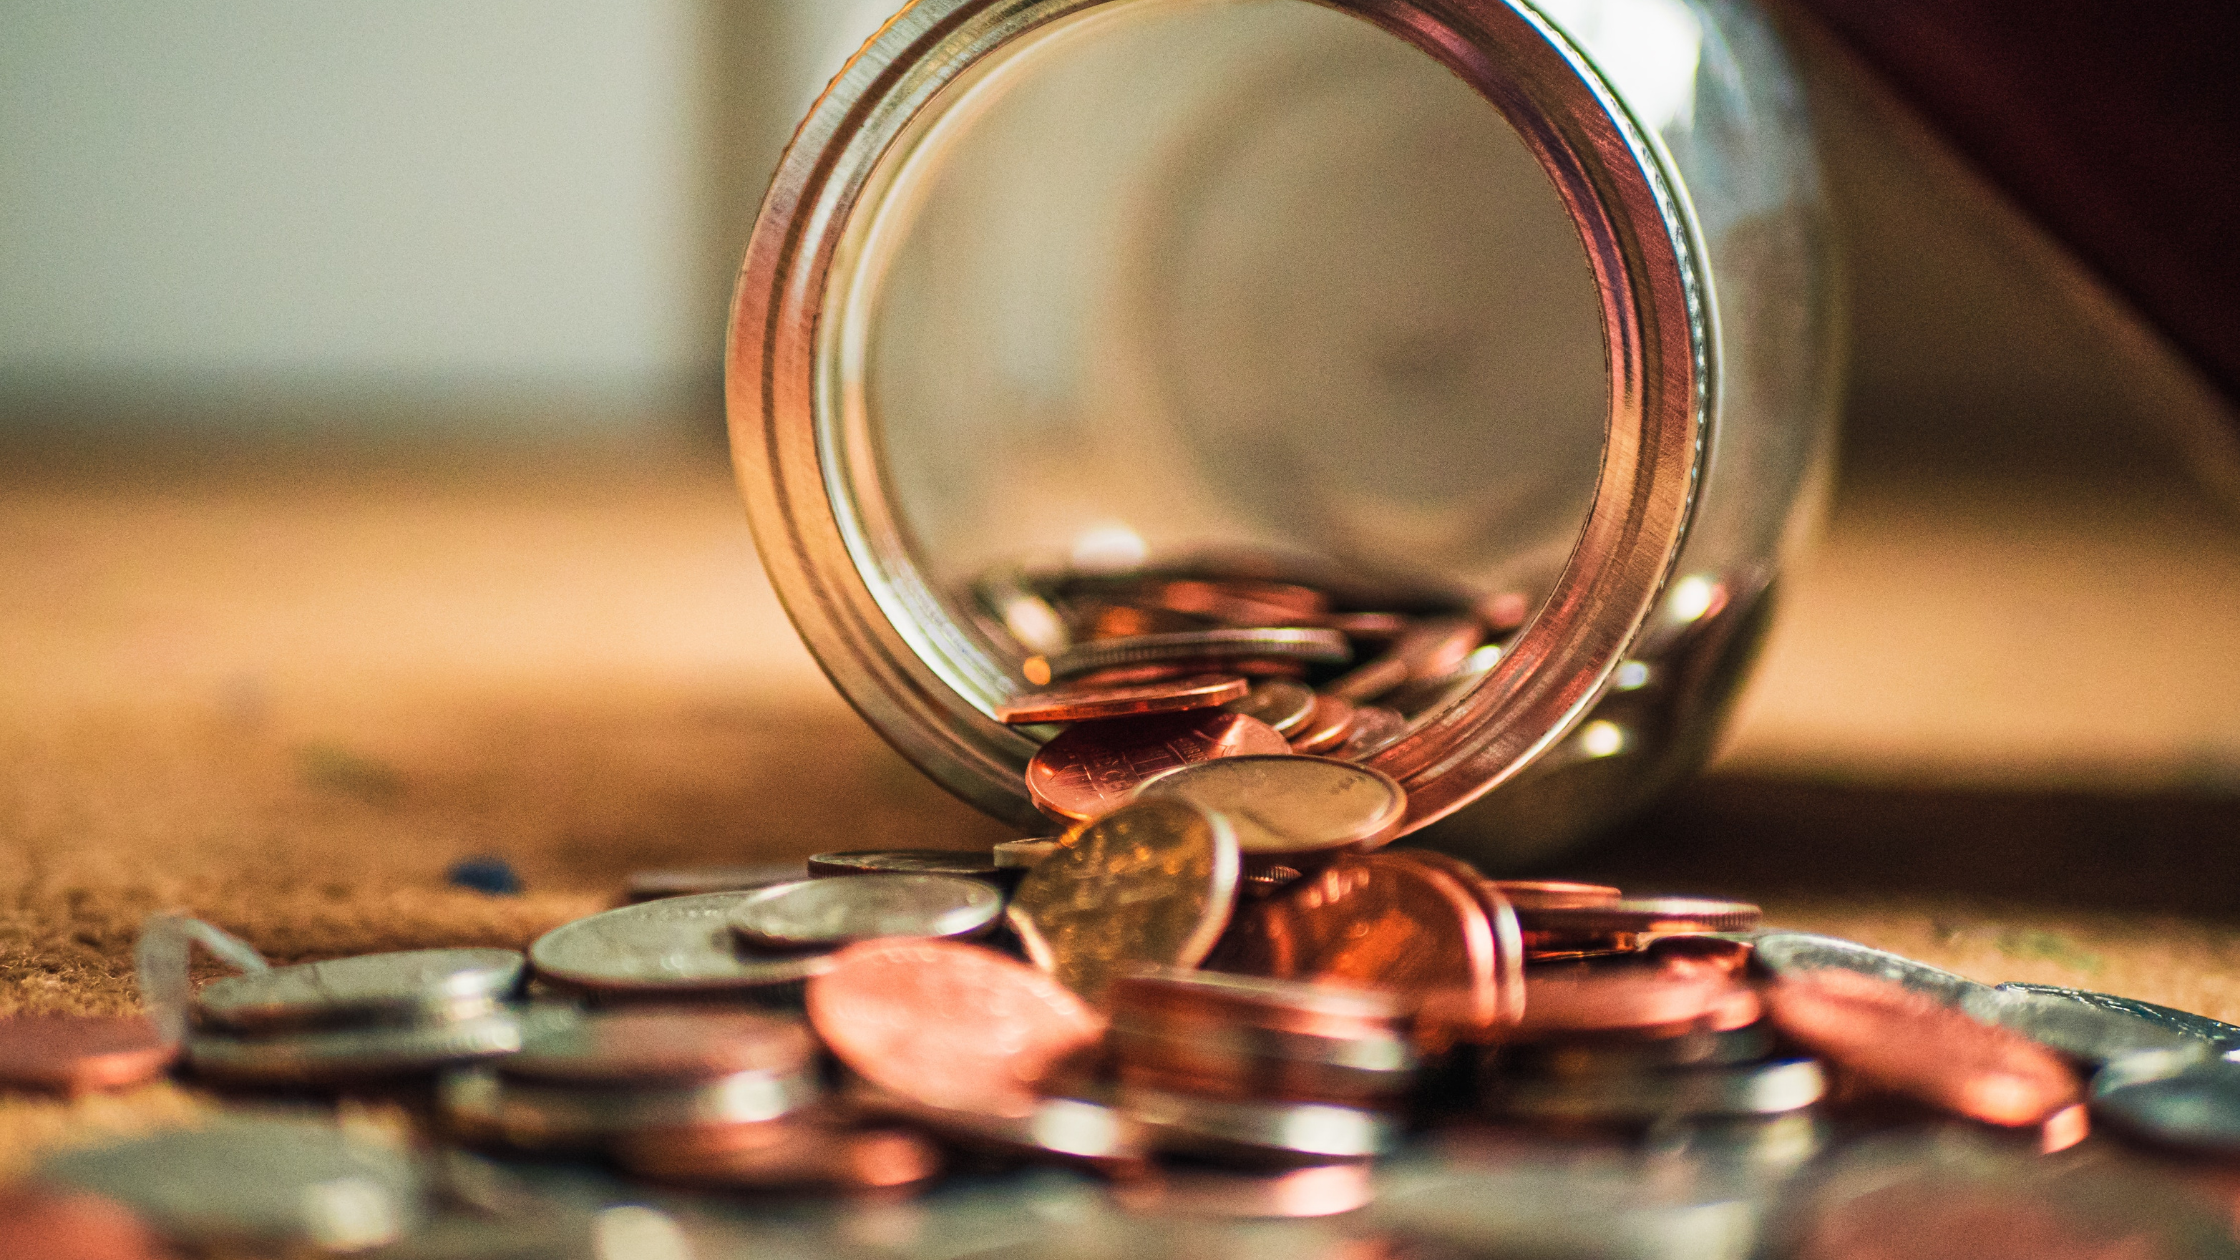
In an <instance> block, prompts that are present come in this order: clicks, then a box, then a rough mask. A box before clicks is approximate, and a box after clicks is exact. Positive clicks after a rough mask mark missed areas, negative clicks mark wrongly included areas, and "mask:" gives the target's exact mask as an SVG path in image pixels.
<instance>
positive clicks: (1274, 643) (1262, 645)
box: [1022, 626, 1353, 686]
mask: <svg viewBox="0 0 2240 1260" xmlns="http://www.w3.org/2000/svg"><path fill="white" fill-rule="evenodd" d="M1352 656H1353V647H1352V645H1351V644H1349V643H1347V642H1346V637H1345V636H1344V635H1342V634H1339V633H1338V632H1337V631H1335V630H1324V629H1322V628H1320V627H1303V626H1276V627H1265V628H1252V629H1222V630H1189V631H1183V632H1180V633H1175V634H1139V635H1136V636H1133V637H1131V638H1126V639H1099V640H1096V641H1094V642H1090V643H1076V644H1074V645H1073V646H1072V647H1069V648H1066V649H1065V650H1063V651H1060V652H1053V653H1051V654H1049V655H1047V656H1031V657H1028V658H1027V660H1026V662H1025V664H1024V665H1023V667H1022V668H1023V670H1024V672H1025V673H1026V677H1027V681H1028V682H1031V683H1034V684H1036V685H1037V686H1040V685H1043V684H1045V683H1048V682H1051V681H1054V680H1056V679H1060V678H1071V677H1074V676H1075V675H1077V674H1086V673H1089V672H1090V671H1092V670H1099V669H1111V668H1114V667H1117V666H1125V665H1165V664H1171V663H1173V662H1176V661H1201V660H1215V661H1228V660H1251V659H1261V658H1269V659H1275V660H1292V661H1300V662H1303V663H1309V664H1337V663H1342V662H1344V661H1347V660H1349V659H1351V658H1352Z"/></svg>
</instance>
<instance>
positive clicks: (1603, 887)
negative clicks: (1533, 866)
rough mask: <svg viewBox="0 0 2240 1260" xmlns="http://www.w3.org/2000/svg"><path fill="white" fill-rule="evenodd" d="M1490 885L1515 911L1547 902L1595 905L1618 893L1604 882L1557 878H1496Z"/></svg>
mask: <svg viewBox="0 0 2240 1260" xmlns="http://www.w3.org/2000/svg"><path fill="white" fill-rule="evenodd" d="M1493 886H1494V888H1495V889H1497V890H1498V891H1499V892H1500V893H1501V895H1502V896H1504V897H1506V898H1508V899H1509V904H1510V905H1513V906H1515V907H1516V908H1517V910H1518V912H1519V913H1522V912H1524V911H1525V910H1539V909H1545V908H1547V907H1549V906H1595V905H1603V904H1606V903H1608V902H1612V901H1616V900H1618V898H1619V897H1620V896H1621V895H1622V894H1621V893H1619V891H1618V890H1617V889H1615V888H1612V887H1610V886H1609V885H1608V884H1574V883H1570V882H1568V881H1566V880H1560V879H1497V880H1494V881H1493Z"/></svg>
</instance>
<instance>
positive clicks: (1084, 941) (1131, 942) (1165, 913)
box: [1009, 798, 1238, 1001]
mask: <svg viewBox="0 0 2240 1260" xmlns="http://www.w3.org/2000/svg"><path fill="white" fill-rule="evenodd" d="M1237 868H1238V859H1237V838H1236V833H1235V831H1234V830H1232V829H1231V827H1230V825H1229V823H1228V821H1227V820H1226V819H1223V818H1222V817H1220V816H1219V815H1217V814H1213V813H1210V812H1208V811H1206V810H1204V809H1200V808H1199V807H1198V806H1196V805H1193V804H1190V803H1189V802H1187V801H1182V800H1176V799H1172V798H1158V799H1153V800H1145V801H1138V802H1136V803H1135V804H1132V805H1128V806H1125V807H1123V808H1121V809H1118V810H1115V811H1114V812H1112V813H1110V814H1107V815H1105V816H1104V817H1103V818H1100V819H1098V820H1096V821H1095V822H1092V823H1087V824H1085V825H1083V826H1080V827H1077V828H1075V829H1074V830H1072V831H1070V832H1067V833H1066V835H1065V837H1064V838H1063V839H1062V840H1061V841H1060V842H1059V844H1058V848H1057V850H1056V851H1055V852H1053V853H1051V854H1050V855H1049V856H1048V857H1046V858H1044V859H1043V860H1042V861H1041V862H1040V863H1038V864H1037V865H1036V866H1035V868H1034V869H1033V870H1031V871H1029V872H1028V873H1027V877H1026V878H1025V879H1023V880H1021V881H1020V882H1019V891H1018V892H1017V893H1015V894H1013V896H1012V899H1011V909H1010V911H1009V914H1010V920H1011V926H1012V929H1013V930H1014V931H1016V932H1017V933H1018V934H1019V940H1020V942H1021V943H1022V944H1024V945H1025V946H1026V949H1027V957H1029V958H1031V959H1033V960H1034V962H1035V965H1037V966H1039V967H1041V968H1043V969H1044V970H1046V971H1048V972H1050V973H1051V974H1052V975H1054V976H1056V977H1057V978H1058V980H1059V982H1060V983H1062V984H1064V985H1065V986H1066V987H1067V988H1069V989H1072V990H1073V991H1074V992H1076V993H1078V994H1080V995H1082V996H1083V997H1086V998H1088V999H1089V1000H1091V1001H1098V1000H1101V999H1102V997H1103V996H1104V991H1105V988H1106V986H1108V985H1110V984H1111V983H1112V981H1113V980H1114V979H1116V978H1118V977H1119V976H1120V975H1122V974H1123V973H1125V972H1127V971H1130V970H1132V969H1134V968H1137V967H1142V966H1146V965H1155V966H1163V967H1194V966H1196V965H1197V964H1198V962H1199V961H1200V960H1201V959H1203V958H1204V957H1205V956H1206V951H1208V950H1210V949H1212V948H1213V943H1214V941H1216V940H1218V939H1219V938H1220V936H1221V931H1222V929H1223V928H1225V927H1227V926H1228V923H1229V912H1230V910H1231V909H1232V908H1233V907H1234V906H1235V904H1236V899H1237Z"/></svg>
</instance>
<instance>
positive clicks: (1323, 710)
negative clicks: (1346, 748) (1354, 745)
mask: <svg viewBox="0 0 2240 1260" xmlns="http://www.w3.org/2000/svg"><path fill="white" fill-rule="evenodd" d="M1352 730H1353V702H1352V701H1351V700H1340V699H1339V698H1338V697H1336V696H1331V695H1319V694H1318V695H1317V696H1315V698H1314V712H1313V713H1311V714H1309V715H1307V720H1306V723H1305V724H1304V725H1302V726H1300V728H1299V729H1298V730H1296V731H1294V732H1292V733H1291V737H1290V738H1291V751H1293V752H1303V753H1327V752H1331V751H1333V750H1335V749H1336V748H1337V747H1338V746H1339V745H1340V744H1343V743H1345V742H1346V736H1347V735H1348V734H1349V733H1350V732H1351V731H1352Z"/></svg>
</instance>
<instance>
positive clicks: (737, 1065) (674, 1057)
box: [496, 1007, 816, 1085]
mask: <svg viewBox="0 0 2240 1260" xmlns="http://www.w3.org/2000/svg"><path fill="white" fill-rule="evenodd" d="M815 1056H816V1044H815V1042H814V1040H813V1039H811V1037H810V1036H809V1030H808V1028H807V1027H806V1026H804V1025H803V1024H802V1023H801V1021H800V1020H798V1019H788V1018H785V1017H784V1016H780V1015H764V1014H759V1013H756V1012H753V1011H724V1010H710V1009H706V1008H689V1007H679V1008H671V1009H664V1008H647V1007H641V1008H636V1009H630V1010H618V1011H609V1012H593V1013H590V1014H585V1015H581V1016H578V1017H576V1018H573V1019H570V1020H567V1021H564V1022H562V1023H559V1024H558V1025H556V1026H553V1027H549V1028H545V1029H540V1030H538V1031H536V1032H534V1033H532V1034H530V1035H529V1036H527V1037H525V1038H523V1041H522V1046H521V1049H520V1051H519V1052H518V1053H515V1054H511V1055H508V1056H506V1057H505V1058H503V1059H501V1060H499V1061H498V1062H497V1064H496V1066H497V1069H498V1071H499V1073H500V1074H502V1075H505V1076H509V1077H513V1078H516V1079H519V1080H529V1081H548V1082H553V1083H556V1084H569V1085H653V1084H677V1083H683V1082H690V1081H711V1080H715V1079H717V1078H719V1077H724V1076H732V1075H736V1074H738V1073H740V1072H775V1073H787V1072H794V1071H798V1070H799V1069H800V1068H802V1067H803V1066H805V1065H807V1064H808V1063H809V1062H810V1060H811V1059H813V1058H814V1057H815Z"/></svg>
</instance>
